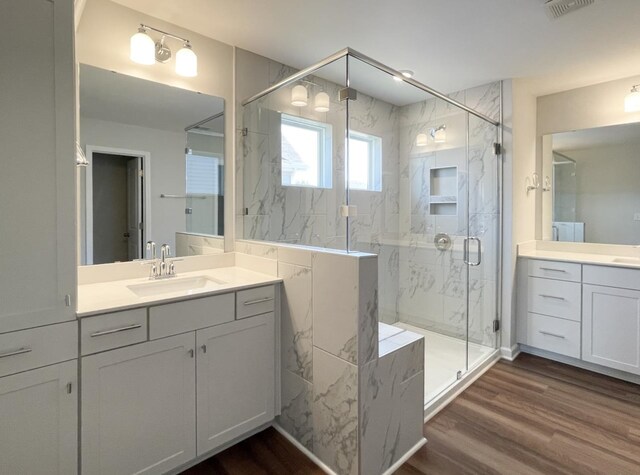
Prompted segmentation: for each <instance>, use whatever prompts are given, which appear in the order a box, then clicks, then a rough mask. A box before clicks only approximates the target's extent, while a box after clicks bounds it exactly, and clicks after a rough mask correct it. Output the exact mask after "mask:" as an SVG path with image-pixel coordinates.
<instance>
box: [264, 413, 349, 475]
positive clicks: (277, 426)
mask: <svg viewBox="0 0 640 475" xmlns="http://www.w3.org/2000/svg"><path fill="white" fill-rule="evenodd" d="M272 426H273V428H274V429H275V430H277V431H278V432H280V434H282V435H283V436H284V438H285V439H287V440H288V441H289V442H291V443H292V444H293V445H295V447H296V449H298V450H299V451H300V452H302V453H303V454H305V455H306V456H307V457H308V458H309V459H311V461H312V462H313V463H315V464H316V465H317V466H318V467H320V469H321V470H322V471H323V472H324V473H326V474H328V475H338V474H337V473H336V472H334V471H333V470H332V469H331V468H330V467H329V466H328V465H327V464H325V463H324V462H323V461H322V460H320V459H319V458H318V457H317V456H316V455H315V454H314V453H313V452H311V451H310V450H309V449H308V448H306V447H305V446H304V445H302V444H301V443H300V442H298V441H297V440H296V439H295V437H293V436H292V435H291V434H289V433H288V432H287V431H286V430H284V429H283V428H282V427H281V426H280V424H278V423H277V422H274V423H273V424H272Z"/></svg>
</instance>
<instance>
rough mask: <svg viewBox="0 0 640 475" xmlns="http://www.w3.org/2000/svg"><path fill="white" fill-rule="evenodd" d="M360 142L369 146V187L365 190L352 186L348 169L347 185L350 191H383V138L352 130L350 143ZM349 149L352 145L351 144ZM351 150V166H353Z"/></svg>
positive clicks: (349, 138)
mask: <svg viewBox="0 0 640 475" xmlns="http://www.w3.org/2000/svg"><path fill="white" fill-rule="evenodd" d="M351 140H359V141H361V142H366V143H367V144H368V145H369V156H368V157H367V161H368V163H369V173H368V175H369V176H368V177H367V186H366V187H365V188H360V187H354V186H353V185H352V184H351V176H350V173H349V169H348V168H347V173H348V174H349V176H348V177H347V185H348V187H349V189H350V190H356V191H372V192H381V191H382V137H378V136H377V135H372V134H367V133H365V132H359V131H357V130H350V131H349V137H348V141H349V142H350V141H351ZM349 147H351V146H350V144H349ZM351 163H352V162H351V150H349V165H351Z"/></svg>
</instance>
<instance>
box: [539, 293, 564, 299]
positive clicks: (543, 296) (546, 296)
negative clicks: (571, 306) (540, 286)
mask: <svg viewBox="0 0 640 475" xmlns="http://www.w3.org/2000/svg"><path fill="white" fill-rule="evenodd" d="M539 295H540V297H542V298H544V299H554V300H567V299H565V298H564V297H556V296H555V295H546V294H539Z"/></svg>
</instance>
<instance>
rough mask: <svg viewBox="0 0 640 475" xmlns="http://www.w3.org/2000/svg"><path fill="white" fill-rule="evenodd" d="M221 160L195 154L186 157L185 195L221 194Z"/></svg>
mask: <svg viewBox="0 0 640 475" xmlns="http://www.w3.org/2000/svg"><path fill="white" fill-rule="evenodd" d="M222 166H223V165H222V159H221V158H220V157H213V156H204V155H197V154H188V155H187V169H186V173H187V194H188V195H221V194H222V175H223V173H222Z"/></svg>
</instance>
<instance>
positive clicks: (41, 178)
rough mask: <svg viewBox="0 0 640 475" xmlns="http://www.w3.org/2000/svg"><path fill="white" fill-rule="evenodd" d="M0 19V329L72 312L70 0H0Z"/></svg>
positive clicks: (41, 322)
mask: <svg viewBox="0 0 640 475" xmlns="http://www.w3.org/2000/svg"><path fill="white" fill-rule="evenodd" d="M0 23H1V24H2V27H1V28H0V44H2V45H4V47H3V51H2V62H3V64H4V65H5V66H3V68H2V74H0V104H1V106H0V107H1V108H2V111H3V113H2V114H1V115H0V144H2V147H1V148H0V163H2V172H0V217H2V224H1V226H2V239H1V240H0V242H1V243H2V250H1V251H0V269H2V273H0V301H1V302H2V305H0V333H3V332H9V331H14V330H21V329H25V328H31V327H36V326H41V325H48V324H51V323H57V322H63V321H71V320H75V295H76V272H77V268H76V237H75V232H74V229H75V211H76V208H75V189H76V188H75V175H76V165H75V136H74V135H75V120H74V116H75V106H74V98H75V80H74V59H73V35H74V25H73V1H72V0H59V1H58V0H56V1H55V2H53V1H47V0H6V1H5V0H3V2H2V13H1V14H0ZM6 65H11V66H10V67H7V66H6Z"/></svg>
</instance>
